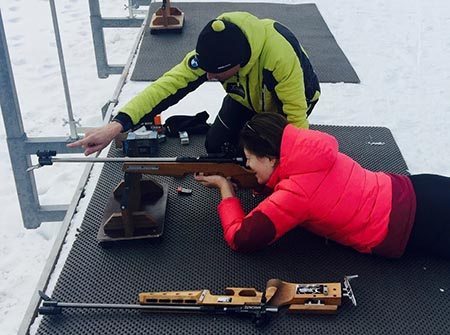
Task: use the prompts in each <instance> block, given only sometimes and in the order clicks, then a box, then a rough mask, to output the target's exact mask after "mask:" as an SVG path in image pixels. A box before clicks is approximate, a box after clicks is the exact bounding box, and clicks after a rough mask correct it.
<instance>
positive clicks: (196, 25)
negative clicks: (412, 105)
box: [131, 2, 359, 83]
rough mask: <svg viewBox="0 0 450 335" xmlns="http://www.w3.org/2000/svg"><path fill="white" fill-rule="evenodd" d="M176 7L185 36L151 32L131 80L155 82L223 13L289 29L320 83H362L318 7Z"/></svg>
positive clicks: (187, 4)
mask: <svg viewBox="0 0 450 335" xmlns="http://www.w3.org/2000/svg"><path fill="white" fill-rule="evenodd" d="M159 6H160V3H153V4H152V5H151V6H150V11H151V12H155V11H156V9H158V7H159ZM176 6H177V7H178V8H179V9H180V10H182V11H183V12H184V13H185V15H186V19H185V25H184V27H183V30H182V33H179V34H176V33H160V34H156V35H152V34H151V33H150V29H149V28H148V29H147V30H146V31H145V33H144V37H143V40H142V42H141V45H140V48H139V53H138V58H137V60H136V63H135V68H134V71H133V74H132V76H131V80H135V81H154V80H156V79H157V78H159V77H160V76H161V75H162V74H164V73H165V72H166V71H168V70H170V69H171V68H172V67H173V66H175V65H176V64H178V63H179V62H180V61H181V60H182V59H183V58H184V56H185V55H186V54H187V53H188V52H189V51H191V50H193V49H195V45H196V43H197V37H198V34H199V33H200V31H201V30H202V28H203V27H204V25H205V24H206V23H207V22H208V21H209V20H212V19H214V18H215V17H217V16H218V15H220V14H221V13H224V12H232V11H247V12H251V13H252V14H254V15H256V16H257V17H259V18H272V19H275V20H277V21H279V22H281V23H282V24H284V25H285V26H287V27H288V28H289V29H290V30H291V31H292V32H293V33H294V34H295V35H296V37H297V39H298V40H299V41H300V43H301V44H302V45H303V47H304V49H305V50H306V52H307V53H308V56H309V58H310V61H311V63H312V65H313V67H314V70H315V72H316V74H317V76H318V78H319V81H321V82H325V83H336V82H347V83H359V78H358V75H357V74H356V72H355V70H354V69H353V67H352V65H351V64H350V62H349V60H348V59H347V57H346V56H345V55H344V53H343V51H342V50H341V48H340V47H339V45H338V44H337V42H336V40H335V38H334V37H333V35H332V33H331V31H330V30H329V29H328V26H327V24H326V23H325V21H324V19H323V17H322V15H321V14H320V12H319V10H318V9H317V6H316V5H315V4H294V5H290V4H289V5H288V4H270V3H226V2H215V3H207V4H206V3H195V2H193V3H191V2H184V3H182V2H177V3H176Z"/></svg>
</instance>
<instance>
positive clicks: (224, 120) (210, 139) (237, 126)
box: [205, 95, 317, 153]
mask: <svg viewBox="0 0 450 335" xmlns="http://www.w3.org/2000/svg"><path fill="white" fill-rule="evenodd" d="M316 102H317V101H314V102H311V104H310V105H309V106H308V111H307V113H306V114H307V115H308V116H309V114H310V113H311V111H312V110H313V108H314V106H315V104H316ZM255 114H256V113H255V112H254V111H252V110H250V109H248V108H246V107H245V106H243V105H241V104H240V103H239V102H237V101H236V100H234V99H232V98H231V97H230V96H229V95H226V96H225V98H224V99H223V103H222V107H221V108H220V111H219V114H218V115H217V117H216V119H215V120H214V123H213V125H212V126H211V128H210V129H209V131H208V134H207V135H206V142H205V147H206V152H208V153H222V152H223V151H224V148H232V149H234V150H235V151H236V150H237V148H238V145H239V133H240V132H241V129H242V128H243V127H244V125H245V123H246V122H247V121H248V120H250V119H251V118H252V117H253V116H254V115H255ZM224 144H225V145H224Z"/></svg>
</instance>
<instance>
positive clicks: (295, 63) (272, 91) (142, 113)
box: [69, 12, 320, 155]
mask: <svg viewBox="0 0 450 335" xmlns="http://www.w3.org/2000/svg"><path fill="white" fill-rule="evenodd" d="M208 80H216V81H220V82H221V83H222V85H223V87H224V89H225V90H226V92H227V95H226V96H225V98H224V101H223V104H222V107H221V109H220V111H219V113H218V116H217V118H216V120H215V121H214V124H213V125H212V126H211V128H210V129H209V131H208V134H207V136H206V143H205V145H206V150H207V152H208V153H216V152H220V151H221V150H223V147H224V144H225V145H226V144H229V145H231V146H232V147H233V146H235V145H237V141H238V136H239V131H240V130H241V128H242V127H243V125H244V124H245V122H247V121H248V120H250V119H251V117H252V116H253V115H255V113H260V112H275V113H280V114H282V115H284V116H285V117H286V118H287V120H288V122H289V123H291V124H293V125H295V126H297V127H300V128H308V125H309V124H308V120H307V116H308V115H309V113H310V112H311V110H312V109H313V107H314V105H315V103H316V102H317V101H318V99H319V95H320V87H319V81H318V79H317V76H316V74H315V73H314V70H313V68H312V66H311V63H310V62H309V59H308V57H307V55H306V53H305V51H304V50H303V48H302V47H301V45H300V43H299V42H298V41H297V39H296V38H295V36H294V35H293V33H292V32H290V31H289V29H287V28H286V27H284V26H283V25H281V24H280V23H278V22H276V21H273V20H270V19H258V18H257V17H255V16H253V15H252V14H250V13H245V12H232V13H224V14H222V15H220V16H219V17H218V18H217V19H215V20H212V21H210V22H208V24H207V25H206V26H205V27H204V28H203V30H202V31H201V33H200V35H199V37H198V41H197V46H196V49H195V50H193V51H191V52H189V53H188V54H187V55H186V56H185V58H184V59H183V61H182V62H181V63H179V64H178V65H176V66H175V67H173V68H172V69H171V70H170V71H168V72H166V73H165V74H164V75H163V76H162V77H160V78H159V79H158V80H156V81H155V82H154V83H152V84H151V85H149V86H148V87H147V88H146V89H144V90H143V91H142V92H141V93H139V94H138V95H137V96H136V97H134V98H133V99H132V100H131V101H129V102H128V103H127V104H126V105H125V106H124V107H122V108H121V110H120V111H119V113H118V114H117V115H116V117H115V118H114V119H113V121H112V122H111V123H110V124H108V125H106V126H104V127H102V128H98V129H96V130H95V131H93V132H89V133H86V136H85V138H84V139H82V140H79V141H77V142H74V143H72V144H70V145H69V146H71V147H75V146H82V147H84V148H85V154H86V155H89V154H91V153H93V152H95V151H98V150H101V149H103V148H104V147H106V145H108V144H109V142H110V141H111V140H112V139H113V138H114V137H115V136H117V135H118V134H119V133H120V132H124V131H127V130H129V129H132V128H133V127H134V126H136V125H138V124H140V123H142V122H146V121H152V120H153V117H154V116H155V115H157V114H160V113H161V112H163V111H164V110H165V109H167V108H168V107H170V106H172V105H174V104H176V103H177V102H178V101H179V100H181V99H182V98H183V97H185V96H186V95H187V94H188V93H189V92H192V91H194V90H195V89H196V88H197V87H199V86H200V85H201V84H203V83H204V82H205V81H208Z"/></svg>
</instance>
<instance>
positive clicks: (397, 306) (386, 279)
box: [36, 126, 450, 335]
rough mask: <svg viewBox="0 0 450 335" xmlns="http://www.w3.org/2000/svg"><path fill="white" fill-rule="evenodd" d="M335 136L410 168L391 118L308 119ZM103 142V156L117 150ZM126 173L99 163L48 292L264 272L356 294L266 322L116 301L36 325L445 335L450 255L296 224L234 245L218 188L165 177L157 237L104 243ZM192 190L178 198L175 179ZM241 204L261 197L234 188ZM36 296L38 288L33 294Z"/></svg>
mask: <svg viewBox="0 0 450 335" xmlns="http://www.w3.org/2000/svg"><path fill="white" fill-rule="evenodd" d="M312 128H314V129H320V130H323V131H325V132H328V133H331V134H333V135H335V136H336V137H337V138H338V140H339V143H340V146H341V150H342V151H343V152H345V153H347V154H349V155H350V156H352V157H353V158H355V159H356V160H357V161H359V162H360V163H361V164H362V165H363V166H365V167H368V168H372V169H374V170H378V169H383V170H386V171H390V172H397V173H403V174H405V173H407V166H406V164H405V162H404V160H403V158H402V155H401V153H400V151H399V149H398V147H397V145H396V143H395V141H394V138H393V137H392V135H391V132H390V131H389V130H388V129H387V128H379V127H344V126H313V127H312ZM118 153H119V152H118V151H116V150H111V152H110V154H111V155H113V156H116V155H118ZM200 154H204V149H203V137H200V136H198V137H193V136H191V137H190V144H189V145H188V146H181V144H180V143H179V140H178V139H172V140H170V141H168V142H167V143H165V144H162V145H161V147H160V155H161V156H176V155H184V156H196V155H200ZM121 177H122V173H121V169H120V165H119V164H116V163H112V164H105V166H104V168H103V171H102V174H101V176H100V180H99V182H98V184H97V186H96V189H95V191H94V194H93V197H92V199H91V202H90V204H89V206H88V209H87V211H86V214H85V218H84V221H83V223H82V226H81V229H80V232H79V234H78V237H77V239H76V241H75V242H74V245H73V247H72V249H71V251H70V254H69V256H68V258H67V260H66V262H65V265H64V268H63V270H62V273H61V275H60V277H59V279H58V281H57V284H56V287H55V289H54V292H53V298H55V299H58V300H60V301H65V302H91V303H93V302H97V303H122V304H125V303H136V302H137V296H138V293H139V292H145V291H147V292H148V291H174V290H183V291H184V290H199V289H210V290H211V291H212V293H213V294H220V293H223V292H224V291H223V289H224V288H225V287H254V288H256V289H258V290H260V291H261V290H263V289H264V288H265V283H266V281H267V280H268V279H270V278H279V279H282V280H285V281H289V282H303V283H308V282H334V281H342V279H343V277H344V275H353V274H358V275H359V278H357V279H354V280H353V281H352V286H353V289H354V292H355V295H356V299H357V302H358V306H357V307H353V306H352V305H351V303H350V301H349V300H348V299H347V298H343V304H342V306H341V307H340V308H339V310H338V313H337V314H336V315H303V314H287V313H284V312H282V313H279V314H277V315H276V316H275V317H274V318H273V319H272V321H271V323H270V324H269V325H267V326H266V327H265V328H263V329H258V328H255V327H254V325H253V324H252V323H251V321H250V320H248V319H245V318H236V317H231V316H223V315H220V316H212V315H198V314H190V315H187V314H169V313H166V314H145V313H140V312H138V311H120V310H115V311H113V310H110V311H105V310H65V311H64V312H63V314H61V315H55V316H45V317H44V318H43V319H42V322H41V323H40V326H39V329H38V331H37V334H51V335H54V334H333V335H336V334H346V335H348V334H355V335H361V334H365V335H367V334H378V335H380V334H386V335H392V334H450V318H449V316H448V313H449V310H450V299H449V292H450V273H449V270H450V262H449V261H444V260H438V259H432V258H428V257H422V256H414V255H407V256H405V257H403V258H402V259H400V260H387V259H383V258H380V257H376V256H370V255H363V254H359V253H358V252H356V251H353V250H351V249H348V248H345V247H342V246H339V245H337V244H335V243H332V242H326V241H325V240H324V239H322V238H319V237H317V236H313V235H311V234H309V233H307V232H305V231H303V230H301V229H296V230H293V231H291V232H290V233H289V234H287V235H286V236H285V237H284V238H282V239H281V240H279V241H278V242H276V243H275V244H273V245H272V246H270V247H267V248H265V249H264V250H262V251H259V252H255V253H250V254H242V253H236V252H233V251H232V250H230V249H229V248H228V247H227V246H226V244H225V242H224V240H223V236H222V229H221V226H220V222H219V219H218V216H217V212H216V206H217V204H218V203H219V199H220V197H219V192H218V191H217V190H215V189H207V188H205V187H203V186H201V185H199V184H197V183H196V182H195V181H194V180H193V178H192V176H187V177H184V178H182V179H175V178H172V177H157V180H158V181H160V182H164V183H168V185H169V199H168V204H167V205H168V207H167V217H166V224H165V229H164V236H163V237H162V238H161V239H160V240H158V241H156V240H153V241H152V240H140V241H133V242H131V243H128V242H127V243H118V244H116V245H112V246H110V247H109V248H103V247H101V246H99V245H98V244H97V242H96V235H97V230H98V227H99V225H100V222H101V219H102V212H103V209H104V207H105V205H106V202H107V199H108V196H109V195H110V193H111V191H112V189H113V188H114V187H115V186H116V184H117V183H118V182H119V180H120V179H121ZM179 185H181V186H184V187H187V188H191V189H192V190H193V194H192V195H191V196H179V195H177V193H176V192H175V188H176V187H177V186H179ZM238 195H239V196H240V197H241V198H242V200H243V204H244V207H245V210H246V211H248V210H250V209H251V208H253V207H254V206H255V205H256V204H257V203H258V202H259V201H260V200H262V199H261V198H253V197H252V196H251V195H250V192H249V191H239V194H238ZM36 294H37V293H36Z"/></svg>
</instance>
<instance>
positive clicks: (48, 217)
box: [0, 11, 81, 228]
mask: <svg viewBox="0 0 450 335" xmlns="http://www.w3.org/2000/svg"><path fill="white" fill-rule="evenodd" d="M0 106H1V110H2V115H3V121H4V124H5V131H6V142H7V145H8V149H9V155H10V159H11V166H12V170H13V174H14V179H15V182H16V188H17V195H18V198H19V204H20V209H21V213H22V220H23V224H24V226H25V228H37V227H39V226H40V225H41V223H42V222H45V221H62V220H63V219H64V216H65V214H66V211H67V208H68V205H50V206H42V205H40V203H39V196H38V194H37V190H36V180H35V177H34V174H33V172H27V171H26V170H27V168H28V167H29V166H31V155H32V154H34V153H35V152H36V151H37V150H43V149H47V150H57V151H58V152H60V153H68V152H72V153H73V152H81V149H79V150H73V149H70V150H69V149H68V148H67V147H66V144H67V143H68V141H69V140H70V138H68V137H36V138H29V137H27V134H26V133H25V130H24V127H23V122H22V116H21V112H20V106H19V100H18V97H17V91H16V85H15V82H14V75H13V72H12V67H11V60H10V57H9V52H8V45H7V41H6V34H5V30H4V26H3V19H2V15H1V11H0Z"/></svg>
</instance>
